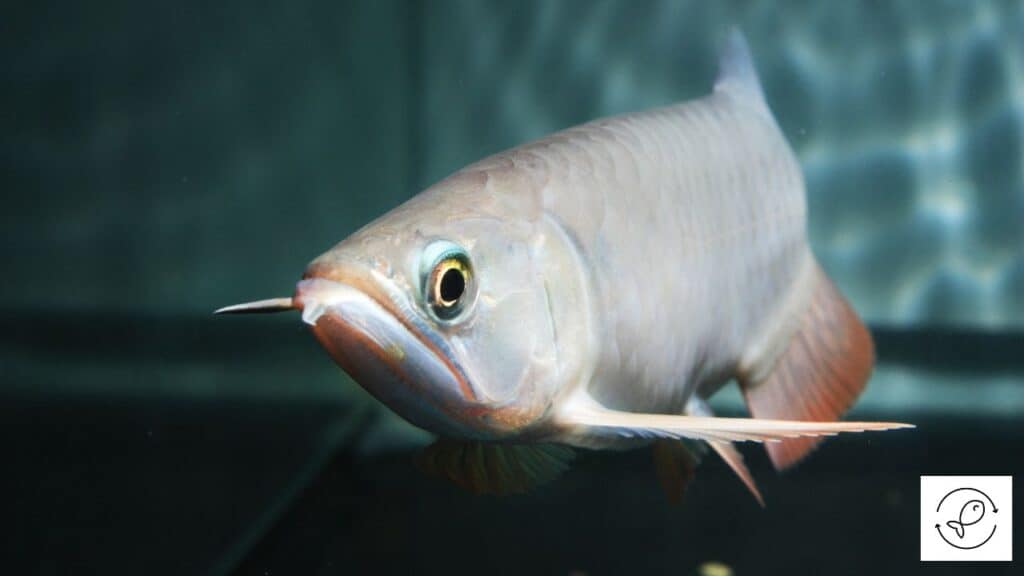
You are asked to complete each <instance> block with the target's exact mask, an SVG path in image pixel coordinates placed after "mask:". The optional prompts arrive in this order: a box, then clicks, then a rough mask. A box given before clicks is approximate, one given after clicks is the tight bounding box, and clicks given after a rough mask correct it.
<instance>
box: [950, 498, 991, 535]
mask: <svg viewBox="0 0 1024 576" xmlns="http://www.w3.org/2000/svg"><path fill="white" fill-rule="evenodd" d="M984 517H985V503H984V502H982V501H981V500H968V501H967V503H966V504H964V507H963V508H961V509H960V518H959V519H957V520H950V521H948V522H946V526H949V527H950V528H952V529H953V530H955V531H956V535H957V537H958V538H960V539H961V540H963V538H964V532H965V530H966V528H967V527H968V526H973V525H975V524H977V523H978V522H980V521H981V519H982V518H984Z"/></svg>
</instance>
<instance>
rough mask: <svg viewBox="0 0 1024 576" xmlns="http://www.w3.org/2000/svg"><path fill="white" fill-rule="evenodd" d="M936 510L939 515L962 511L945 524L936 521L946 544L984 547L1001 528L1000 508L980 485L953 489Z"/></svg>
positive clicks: (963, 546)
mask: <svg viewBox="0 0 1024 576" xmlns="http://www.w3.org/2000/svg"><path fill="white" fill-rule="evenodd" d="M935 511H936V512H937V513H939V514H943V513H950V512H953V511H958V512H957V516H956V518H955V519H950V520H947V521H946V524H945V526H942V525H941V524H936V525H935V529H936V530H938V532H939V536H940V537H942V539H943V540H945V542H946V544H949V545H950V546H952V547H954V548H959V549H961V550H973V549H975V548H980V547H981V546H984V545H985V543H987V542H988V541H989V540H991V539H992V536H994V535H995V533H996V529H997V528H998V525H997V524H996V516H995V515H996V514H997V513H998V512H999V509H998V508H996V504H995V502H994V501H993V500H992V498H990V497H989V496H988V494H985V493H984V492H982V491H981V490H978V489H976V488H957V489H956V490H951V491H950V492H949V493H947V494H946V495H945V496H943V497H942V500H940V501H939V505H938V507H937V508H936V509H935ZM988 512H991V514H989V513H988ZM943 528H946V530H943Z"/></svg>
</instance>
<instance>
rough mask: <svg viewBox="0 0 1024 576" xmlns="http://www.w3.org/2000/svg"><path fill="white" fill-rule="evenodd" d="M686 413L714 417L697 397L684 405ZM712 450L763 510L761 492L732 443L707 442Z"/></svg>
mask: <svg viewBox="0 0 1024 576" xmlns="http://www.w3.org/2000/svg"><path fill="white" fill-rule="evenodd" d="M686 413H687V414H690V415H692V416H714V413H713V412H712V411H711V406H708V403H707V402H706V401H705V400H703V399H702V398H700V397H698V396H693V397H692V398H690V401H689V402H687V403H686ZM708 445H709V446H711V448H712V450H714V451H715V453H716V454H718V456H719V457H720V458H721V459H722V460H724V461H725V463H726V464H728V465H729V468H731V469H732V471H733V472H735V473H736V475H737V476H739V478H740V481H742V482H743V485H744V486H746V487H747V490H749V491H750V493H751V494H752V495H753V496H754V499H755V500H757V503H758V504H760V505H761V507H762V508H764V498H763V497H762V496H761V491H760V490H758V489H757V483H755V482H754V476H753V475H752V474H751V473H750V470H749V469H748V468H747V465H746V463H745V462H744V461H743V454H741V453H740V451H739V450H738V449H737V448H736V446H735V445H734V444H733V443H732V442H723V441H719V440H712V441H710V442H708Z"/></svg>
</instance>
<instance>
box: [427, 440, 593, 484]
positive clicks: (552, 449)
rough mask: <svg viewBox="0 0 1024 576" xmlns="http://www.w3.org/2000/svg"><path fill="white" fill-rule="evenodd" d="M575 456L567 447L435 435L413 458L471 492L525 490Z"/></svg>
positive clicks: (556, 472)
mask: <svg viewBox="0 0 1024 576" xmlns="http://www.w3.org/2000/svg"><path fill="white" fill-rule="evenodd" d="M574 457H575V453H574V452H573V450H572V449H571V448H569V447H567V446H559V445H555V444H500V443H494V442H480V441H476V440H456V439H453V438H439V439H438V440H437V441H435V442H434V443H433V444H431V445H429V446H427V447H426V448H424V449H423V451H422V452H420V453H419V455H418V456H417V458H416V465H417V467H418V468H419V469H420V470H421V471H423V472H424V473H426V474H427V475H429V476H434V477H436V478H443V479H445V480H449V481H451V482H453V483H454V484H456V485H458V486H460V487H461V488H464V489H466V490H468V491H470V492H473V493H475V494H494V495H508V494H520V493H523V492H527V491H529V490H531V489H533V488H535V487H537V486H540V485H541V484H545V483H547V482H550V481H551V480H554V479H555V478H557V477H559V476H560V475H562V473H563V472H565V471H566V470H568V469H569V464H570V463H571V462H572V460H573V458H574Z"/></svg>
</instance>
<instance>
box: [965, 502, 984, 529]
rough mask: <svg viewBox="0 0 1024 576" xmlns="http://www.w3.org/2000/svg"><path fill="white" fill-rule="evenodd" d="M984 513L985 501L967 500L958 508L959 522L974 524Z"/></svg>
mask: <svg viewBox="0 0 1024 576" xmlns="http://www.w3.org/2000/svg"><path fill="white" fill-rule="evenodd" d="M984 515H985V503H984V502H982V501H981V500H968V501H967V502H966V503H965V504H964V506H963V508H961V509H960V523H961V524H962V525H964V526H970V525H971V524H976V523H977V522H978V521H979V520H981V518H982V517H983V516H984Z"/></svg>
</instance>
